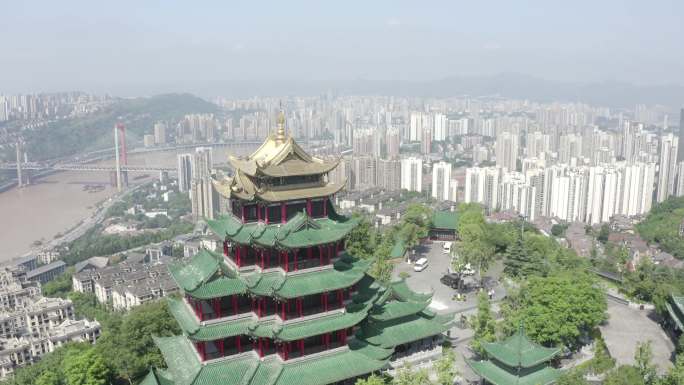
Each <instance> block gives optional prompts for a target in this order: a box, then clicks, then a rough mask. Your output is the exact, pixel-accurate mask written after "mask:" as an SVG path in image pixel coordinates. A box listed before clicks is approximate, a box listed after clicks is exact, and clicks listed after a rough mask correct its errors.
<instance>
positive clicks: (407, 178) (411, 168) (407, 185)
mask: <svg viewBox="0 0 684 385" xmlns="http://www.w3.org/2000/svg"><path fill="white" fill-rule="evenodd" d="M401 188H402V189H406V190H409V191H417V192H421V191H423V159H422V158H417V157H409V158H404V159H402V160H401Z"/></svg>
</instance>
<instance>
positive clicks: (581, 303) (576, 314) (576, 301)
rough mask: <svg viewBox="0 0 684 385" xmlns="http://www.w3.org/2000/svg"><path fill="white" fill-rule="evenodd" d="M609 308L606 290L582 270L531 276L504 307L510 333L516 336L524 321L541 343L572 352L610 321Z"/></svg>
mask: <svg viewBox="0 0 684 385" xmlns="http://www.w3.org/2000/svg"><path fill="white" fill-rule="evenodd" d="M606 309H607V305H606V298H605V295H604V293H603V291H602V290H601V289H600V288H599V286H597V285H596V284H595V281H594V278H593V277H592V276H590V275H589V274H588V273H585V272H582V271H569V272H566V273H559V274H555V275H551V276H548V277H531V278H530V279H529V281H528V282H527V283H526V284H523V285H522V287H521V289H520V290H519V292H518V293H510V295H509V297H508V298H507V300H506V302H505V303H504V305H503V307H502V310H503V312H504V315H505V323H504V326H505V330H506V331H507V332H509V333H513V332H514V331H515V330H517V328H518V326H519V325H520V323H521V322H522V323H523V325H524V326H525V330H526V332H527V334H528V335H529V336H530V337H531V338H532V339H533V340H535V341H537V342H538V343H541V344H544V345H547V346H558V345H565V346H567V347H569V348H571V349H575V348H577V347H579V346H580V345H581V339H582V337H585V336H588V335H589V333H590V332H592V331H594V330H595V329H596V327H598V325H599V324H600V323H601V322H603V321H604V320H605V319H606Z"/></svg>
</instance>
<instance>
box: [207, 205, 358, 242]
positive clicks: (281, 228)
mask: <svg viewBox="0 0 684 385" xmlns="http://www.w3.org/2000/svg"><path fill="white" fill-rule="evenodd" d="M357 222H358V221H357V220H355V219H351V218H347V217H342V216H338V217H335V218H334V219H331V218H319V219H313V218H311V217H309V216H308V215H306V214H305V213H298V214H297V215H295V216H294V217H293V218H291V219H290V220H289V221H287V222H286V223H284V224H269V225H266V224H264V223H242V222H240V221H239V220H237V219H236V218H235V217H233V216H231V215H228V216H223V217H221V218H219V219H216V220H209V221H207V224H208V225H209V228H210V229H211V231H212V232H214V233H215V234H216V235H217V236H219V237H221V238H223V237H227V238H228V239H230V240H232V241H233V242H237V243H240V244H255V245H259V246H264V247H276V246H279V247H283V248H288V249H293V248H299V247H305V246H314V245H320V244H325V243H332V242H336V241H339V240H340V239H343V238H344V237H346V236H347V234H348V233H349V232H350V231H351V230H352V229H353V228H354V226H355V225H356V224H357Z"/></svg>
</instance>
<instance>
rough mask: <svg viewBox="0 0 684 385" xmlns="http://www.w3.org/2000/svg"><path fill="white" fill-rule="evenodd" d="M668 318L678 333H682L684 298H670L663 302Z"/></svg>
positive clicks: (683, 325)
mask: <svg viewBox="0 0 684 385" xmlns="http://www.w3.org/2000/svg"><path fill="white" fill-rule="evenodd" d="M665 306H666V307H667V312H668V313H669V314H670V318H672V321H674V323H675V325H676V326H677V327H678V328H679V330H680V331H684V297H677V296H674V295H672V296H670V300H669V301H668V302H665Z"/></svg>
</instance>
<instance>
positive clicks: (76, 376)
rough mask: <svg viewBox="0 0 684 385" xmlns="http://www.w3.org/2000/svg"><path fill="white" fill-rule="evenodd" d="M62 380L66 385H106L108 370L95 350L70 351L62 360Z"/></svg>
mask: <svg viewBox="0 0 684 385" xmlns="http://www.w3.org/2000/svg"><path fill="white" fill-rule="evenodd" d="M64 378H65V379H66V383H67V384H68V385H106V384H108V383H109V379H110V370H109V367H108V366H107V365H106V364H105V360H104V358H102V356H101V355H100V354H99V353H97V352H96V351H95V349H92V348H91V349H88V350H85V351H82V352H73V351H72V352H69V353H68V354H67V356H66V357H65V359H64Z"/></svg>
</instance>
